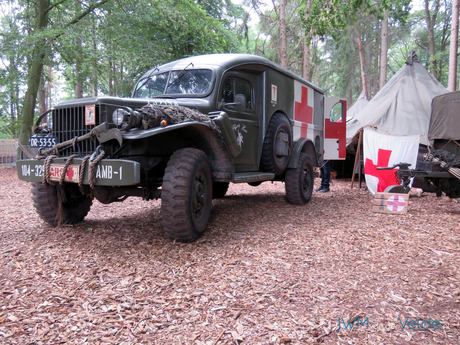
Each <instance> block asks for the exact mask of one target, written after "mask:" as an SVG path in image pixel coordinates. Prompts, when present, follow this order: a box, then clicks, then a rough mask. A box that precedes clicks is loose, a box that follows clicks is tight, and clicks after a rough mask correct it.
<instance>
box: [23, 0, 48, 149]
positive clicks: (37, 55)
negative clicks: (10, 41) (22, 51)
mask: <svg viewBox="0 0 460 345" xmlns="http://www.w3.org/2000/svg"><path fill="white" fill-rule="evenodd" d="M49 6H50V0H39V1H38V7H37V13H36V17H35V18H36V24H35V31H36V32H40V31H42V30H43V29H45V28H46V27H47V25H48V13H49V12H48V8H49ZM46 44H47V41H46V40H45V39H44V38H42V39H41V40H40V41H39V42H37V43H36V45H35V48H34V50H33V51H32V56H31V65H30V68H29V77H28V81H27V91H26V94H25V97H24V106H23V108H22V115H21V132H20V133H19V143H20V144H21V145H28V144H29V137H30V134H31V127H32V125H33V121H34V110H35V102H36V101H37V92H38V88H39V85H40V77H41V75H42V72H43V60H44V58H45V46H46Z"/></svg>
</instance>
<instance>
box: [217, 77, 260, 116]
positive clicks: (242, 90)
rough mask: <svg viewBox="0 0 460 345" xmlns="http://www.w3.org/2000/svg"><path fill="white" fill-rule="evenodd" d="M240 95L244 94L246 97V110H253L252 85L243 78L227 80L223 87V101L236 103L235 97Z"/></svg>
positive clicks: (229, 78)
mask: <svg viewBox="0 0 460 345" xmlns="http://www.w3.org/2000/svg"><path fill="white" fill-rule="evenodd" d="M238 94H243V95H244V96H246V109H253V107H252V85H251V83H250V82H249V81H247V80H245V79H241V78H236V77H228V78H226V79H225V80H224V84H223V87H222V100H223V101H224V103H232V102H234V100H235V96H236V95H238Z"/></svg>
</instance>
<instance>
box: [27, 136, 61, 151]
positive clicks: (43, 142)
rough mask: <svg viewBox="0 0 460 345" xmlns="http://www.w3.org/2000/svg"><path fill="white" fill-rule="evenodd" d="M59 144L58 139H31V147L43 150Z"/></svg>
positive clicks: (34, 137)
mask: <svg viewBox="0 0 460 345" xmlns="http://www.w3.org/2000/svg"><path fill="white" fill-rule="evenodd" d="M57 143H58V138H57V137H36V136H32V137H30V139H29V144H30V147H33V148H41V147H53V146H54V145H56V144H57Z"/></svg>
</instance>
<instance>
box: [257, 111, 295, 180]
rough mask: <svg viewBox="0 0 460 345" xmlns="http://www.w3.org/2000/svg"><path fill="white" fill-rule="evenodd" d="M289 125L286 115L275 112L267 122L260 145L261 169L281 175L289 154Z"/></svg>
mask: <svg viewBox="0 0 460 345" xmlns="http://www.w3.org/2000/svg"><path fill="white" fill-rule="evenodd" d="M291 146H292V135H291V125H290V124H289V120H288V119H287V117H286V116H284V115H283V114H281V113H275V114H274V115H273V116H272V118H271V120H270V123H269V124H268V128H267V133H266V134H265V139H264V144H263V147H262V158H261V161H260V167H261V169H262V170H263V171H267V172H271V173H274V174H275V175H281V174H282V173H283V172H284V171H285V170H286V168H287V166H288V163H289V158H290V156H291Z"/></svg>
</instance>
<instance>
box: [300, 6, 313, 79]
mask: <svg viewBox="0 0 460 345" xmlns="http://www.w3.org/2000/svg"><path fill="white" fill-rule="evenodd" d="M307 10H308V13H306V14H305V19H308V18H309V17H310V11H311V0H307ZM309 38H311V34H310V33H309V32H308V33H307V35H306V37H304V38H303V64H302V77H303V78H304V79H306V80H308V81H311V63H310V61H311V60H310V48H311V41H310V40H309Z"/></svg>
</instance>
